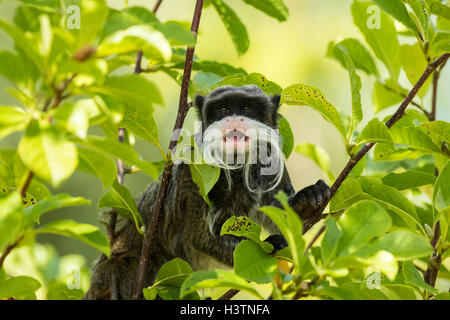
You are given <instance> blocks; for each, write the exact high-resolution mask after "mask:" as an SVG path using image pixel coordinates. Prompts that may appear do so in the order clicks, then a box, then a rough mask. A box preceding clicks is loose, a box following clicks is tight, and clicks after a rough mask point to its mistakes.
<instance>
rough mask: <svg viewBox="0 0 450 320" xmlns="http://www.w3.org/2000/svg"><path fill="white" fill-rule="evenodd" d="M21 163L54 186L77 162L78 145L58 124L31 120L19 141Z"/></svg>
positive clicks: (72, 170) (67, 174) (68, 173)
mask: <svg viewBox="0 0 450 320" xmlns="http://www.w3.org/2000/svg"><path fill="white" fill-rule="evenodd" d="M18 152H19V155H20V158H21V159H22V161H23V163H25V165H26V166H27V167H28V168H29V169H30V170H32V171H33V172H34V173H35V174H36V175H37V176H39V177H40V178H42V179H44V180H47V181H49V182H51V183H52V185H53V186H55V187H57V186H58V185H59V184H60V183H61V182H62V181H63V180H65V179H67V178H68V177H69V176H70V175H71V174H72V173H73V172H74V171H75V169H76V167H77V165H78V154H77V148H76V146H75V144H74V143H72V142H70V141H68V140H66V138H65V137H64V136H63V135H62V133H61V132H60V131H59V130H58V128H57V127H55V126H54V125H52V124H51V123H49V122H47V121H44V120H41V121H39V122H38V121H33V122H31V123H30V124H29V126H28V128H27V129H26V131H25V135H24V137H23V138H22V140H21V141H20V143H19V148H18Z"/></svg>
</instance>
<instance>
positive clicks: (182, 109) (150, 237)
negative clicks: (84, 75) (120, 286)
mask: <svg viewBox="0 0 450 320" xmlns="http://www.w3.org/2000/svg"><path fill="white" fill-rule="evenodd" d="M202 8H203V0H197V2H196V5H195V10H194V17H193V19H192V25H191V32H192V33H193V34H194V36H195V37H197V33H198V27H199V24H200V17H201V13H202ZM194 51H195V46H193V47H189V48H188V49H187V51H186V61H185V65H184V73H183V80H182V83H181V92H180V100H179V105H178V114H177V118H176V120H175V125H174V128H173V134H172V138H171V141H170V144H169V150H168V160H167V161H166V162H165V164H164V170H163V175H162V178H161V184H160V187H159V192H158V196H157V199H156V204H155V209H154V211H153V214H152V215H151V219H150V221H149V222H148V223H147V230H146V232H145V235H144V240H143V245H142V252H141V257H140V260H139V265H138V274H137V283H136V288H135V293H134V296H133V299H140V298H141V296H142V290H143V288H144V278H145V272H146V270H147V265H148V262H149V257H150V253H151V250H152V247H153V243H154V239H155V235H156V233H157V230H158V226H159V221H160V216H161V212H162V208H163V206H164V202H165V198H166V194H167V189H168V186H169V181H170V177H171V175H172V158H171V156H172V150H173V149H174V147H175V146H176V143H177V141H178V138H179V132H180V129H181V128H182V126H183V123H184V119H185V117H186V114H187V112H188V110H189V104H188V101H187V98H188V93H189V81H190V78H191V71H192V61H193V58H194Z"/></svg>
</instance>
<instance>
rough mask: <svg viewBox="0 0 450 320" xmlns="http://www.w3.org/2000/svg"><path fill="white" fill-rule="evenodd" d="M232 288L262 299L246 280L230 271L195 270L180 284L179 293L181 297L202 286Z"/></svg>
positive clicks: (202, 287)
mask: <svg viewBox="0 0 450 320" xmlns="http://www.w3.org/2000/svg"><path fill="white" fill-rule="evenodd" d="M223 287H225V288H233V289H238V290H242V291H245V292H248V293H250V294H252V295H254V296H256V297H257V298H259V299H263V297H262V296H261V294H260V293H259V292H258V291H257V290H256V289H255V288H254V287H253V286H252V285H251V284H249V283H248V282H247V280H245V279H243V278H241V277H239V276H237V275H236V274H234V273H233V272H231V271H224V270H214V271H197V272H194V273H193V274H192V275H190V276H189V277H188V278H187V279H186V281H185V282H184V283H183V285H182V286H181V292H180V295H181V297H182V298H183V297H184V296H186V295H187V294H189V293H192V292H195V291H196V290H198V289H204V288H223Z"/></svg>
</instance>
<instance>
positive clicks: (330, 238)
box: [320, 217, 342, 267]
mask: <svg viewBox="0 0 450 320" xmlns="http://www.w3.org/2000/svg"><path fill="white" fill-rule="evenodd" d="M325 227H326V231H325V235H324V236H323V238H322V243H321V245H320V252H321V255H322V261H323V265H324V267H326V266H327V265H328V264H329V263H331V262H332V261H333V260H334V258H335V257H336V255H337V253H338V252H337V249H338V245H339V240H340V239H341V237H342V232H341V230H339V228H338V226H337V224H336V220H335V219H334V218H333V217H328V218H327V220H326V221H325Z"/></svg>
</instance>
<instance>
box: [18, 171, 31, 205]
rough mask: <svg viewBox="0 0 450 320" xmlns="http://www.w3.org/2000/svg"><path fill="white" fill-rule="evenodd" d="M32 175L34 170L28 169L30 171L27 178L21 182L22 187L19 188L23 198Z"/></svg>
mask: <svg viewBox="0 0 450 320" xmlns="http://www.w3.org/2000/svg"><path fill="white" fill-rule="evenodd" d="M33 177H34V172H33V171H31V170H30V172H28V176H27V179H26V180H25V183H24V184H23V186H22V188H20V194H21V195H22V197H23V198H25V196H26V193H27V190H28V187H29V186H30V183H31V180H32V179H33Z"/></svg>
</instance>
